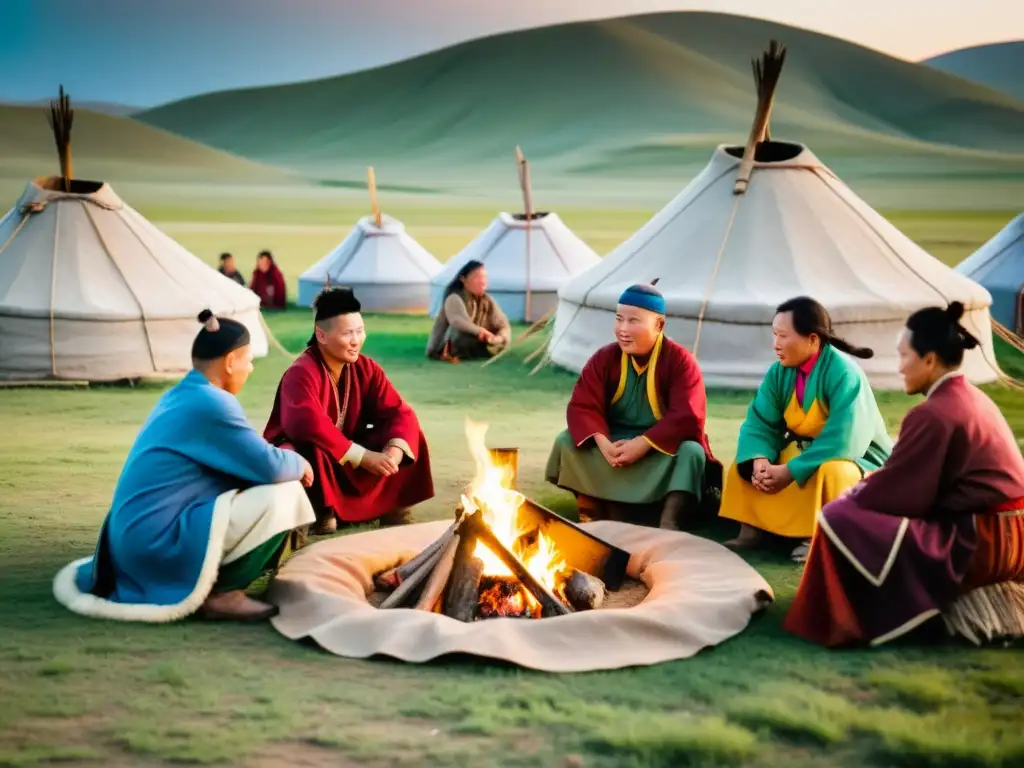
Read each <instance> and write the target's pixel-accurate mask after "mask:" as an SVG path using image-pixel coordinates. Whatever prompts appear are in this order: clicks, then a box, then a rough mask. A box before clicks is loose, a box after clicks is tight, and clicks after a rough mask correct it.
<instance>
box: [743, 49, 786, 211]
mask: <svg viewBox="0 0 1024 768" xmlns="http://www.w3.org/2000/svg"><path fill="white" fill-rule="evenodd" d="M785 61H786V48H785V46H783V45H780V44H779V42H778V41H776V40H772V41H771V42H769V44H768V50H766V51H765V52H764V53H763V54H761V61H760V62H758V61H757V60H756V59H754V60H753V68H754V80H755V83H757V84H758V93H757V109H756V110H755V112H754V122H753V124H752V125H751V127H750V136H749V137H748V138H747V145H746V147H744V149H743V159H742V160H740V167H739V171H737V173H736V183H735V185H734V186H733V194H736V195H742V194H743V193H745V192H746V191H747V187H748V186H749V185H750V174H751V172H752V171H753V170H754V157H755V155H756V153H757V145H758V144H760V143H761V142H762V141H763V140H764V137H765V135H766V132H767V129H768V122H769V120H770V119H771V112H772V104H773V102H774V100H775V89H776V87H777V86H778V83H779V76H780V75H781V74H782V65H783V64H784V63H785Z"/></svg>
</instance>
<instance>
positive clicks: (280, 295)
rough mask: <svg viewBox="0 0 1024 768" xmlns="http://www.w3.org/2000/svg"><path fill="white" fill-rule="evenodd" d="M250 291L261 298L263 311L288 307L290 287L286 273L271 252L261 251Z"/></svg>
mask: <svg viewBox="0 0 1024 768" xmlns="http://www.w3.org/2000/svg"><path fill="white" fill-rule="evenodd" d="M249 289H250V290H251V291H252V292H253V293H255V294H256V295H257V296H259V297H260V308H261V309H284V308H285V307H287V306H288V286H287V284H286V283H285V280H284V273H283V272H282V271H281V270H280V268H279V267H278V266H277V264H275V263H274V257H273V256H272V255H271V253H270V251H260V255H259V256H257V257H256V269H255V270H254V271H253V273H252V283H251V284H250V285H249Z"/></svg>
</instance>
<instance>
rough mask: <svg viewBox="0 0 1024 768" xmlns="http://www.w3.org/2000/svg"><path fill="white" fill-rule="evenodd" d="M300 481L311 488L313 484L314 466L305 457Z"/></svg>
mask: <svg viewBox="0 0 1024 768" xmlns="http://www.w3.org/2000/svg"><path fill="white" fill-rule="evenodd" d="M300 458H302V457H300ZM299 482H301V483H302V485H303V486H304V487H305V488H309V487H310V486H311V485H313V467H312V465H310V463H309V462H308V461H306V459H305V458H302V478H301V479H300V481H299Z"/></svg>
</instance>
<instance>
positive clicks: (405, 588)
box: [380, 549, 444, 608]
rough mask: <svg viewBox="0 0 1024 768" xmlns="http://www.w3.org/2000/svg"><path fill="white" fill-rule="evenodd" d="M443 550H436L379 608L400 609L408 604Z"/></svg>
mask: <svg viewBox="0 0 1024 768" xmlns="http://www.w3.org/2000/svg"><path fill="white" fill-rule="evenodd" d="M443 554H444V550H442V549H437V550H436V551H435V552H434V554H432V555H430V556H429V557H428V558H427V559H426V560H424V561H423V563H422V564H421V565H420V567H419V568H417V569H416V570H415V571H413V572H412V573H411V574H409V576H408V578H406V579H404V580H403V581H402V583H401V584H399V585H398V588H397V589H396V590H395V591H394V592H392V593H391V594H390V595H388V596H387V599H386V600H385V601H384V602H383V603H381V604H380V607H381V608H402V607H405V606H406V605H407V604H408V603H410V602H411V601H412V600H413V599H414V598H415V596H416V594H417V590H418V589H419V588H420V587H422V586H423V583H424V582H425V581H426V580H427V578H428V577H429V576H430V574H431V573H432V572H433V570H434V566H436V565H437V563H438V561H440V559H441V555H443Z"/></svg>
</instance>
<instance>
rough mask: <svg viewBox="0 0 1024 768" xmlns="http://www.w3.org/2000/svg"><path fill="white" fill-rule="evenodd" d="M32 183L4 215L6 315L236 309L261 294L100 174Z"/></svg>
mask: <svg viewBox="0 0 1024 768" xmlns="http://www.w3.org/2000/svg"><path fill="white" fill-rule="evenodd" d="M63 185H64V181H63V179H62V178H60V177H40V178H37V179H35V180H33V181H31V182H30V183H29V184H28V185H27V186H26V187H25V190H24V191H23V193H22V195H21V197H20V198H19V199H18V201H17V203H16V204H15V205H14V207H13V208H12V209H11V210H10V211H9V212H8V213H7V214H6V215H5V216H4V217H3V218H2V219H0V254H2V255H0V313H3V314H6V315H14V316H22V317H46V316H49V315H51V314H53V315H55V316H58V317H64V318H76V319H83V320H85V319H88V320H119V319H139V318H140V317H142V318H145V319H146V320H167V319H189V320H191V321H193V322H194V321H195V317H196V315H197V314H198V313H199V312H200V311H201V310H203V309H204V308H209V309H210V310H212V311H213V312H215V313H217V314H224V315H232V314H235V313H238V312H243V311H250V310H253V309H258V307H259V298H258V297H257V296H256V295H255V294H254V293H252V292H251V291H250V290H248V289H247V288H244V287H242V286H240V285H238V284H237V283H235V282H234V281H233V280H230V279H229V278H227V277H225V276H223V275H221V274H220V273H218V272H217V271H216V270H215V269H213V268H212V267H210V266H208V265H207V264H205V263H204V262H203V261H202V260H200V259H199V258H198V257H196V256H194V255H193V254H191V253H189V252H188V251H187V250H186V249H185V248H183V247H182V246H181V245H179V244H178V243H177V242H175V241H174V240H173V239H171V238H170V237H168V236H167V235H165V234H164V233H163V232H161V231H160V230H159V229H158V228H157V227H155V226H154V225H153V224H152V223H150V222H149V221H147V220H146V219H145V218H144V217H143V216H142V215H141V214H140V213H139V212H138V211H136V210H135V209H134V208H132V207H131V206H129V205H127V204H126V203H124V201H122V200H121V198H120V197H118V195H117V193H116V192H115V191H114V189H113V188H112V187H111V186H110V185H109V184H106V183H103V182H98V181H85V180H73V181H72V182H71V191H70V192H65V191H63Z"/></svg>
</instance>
